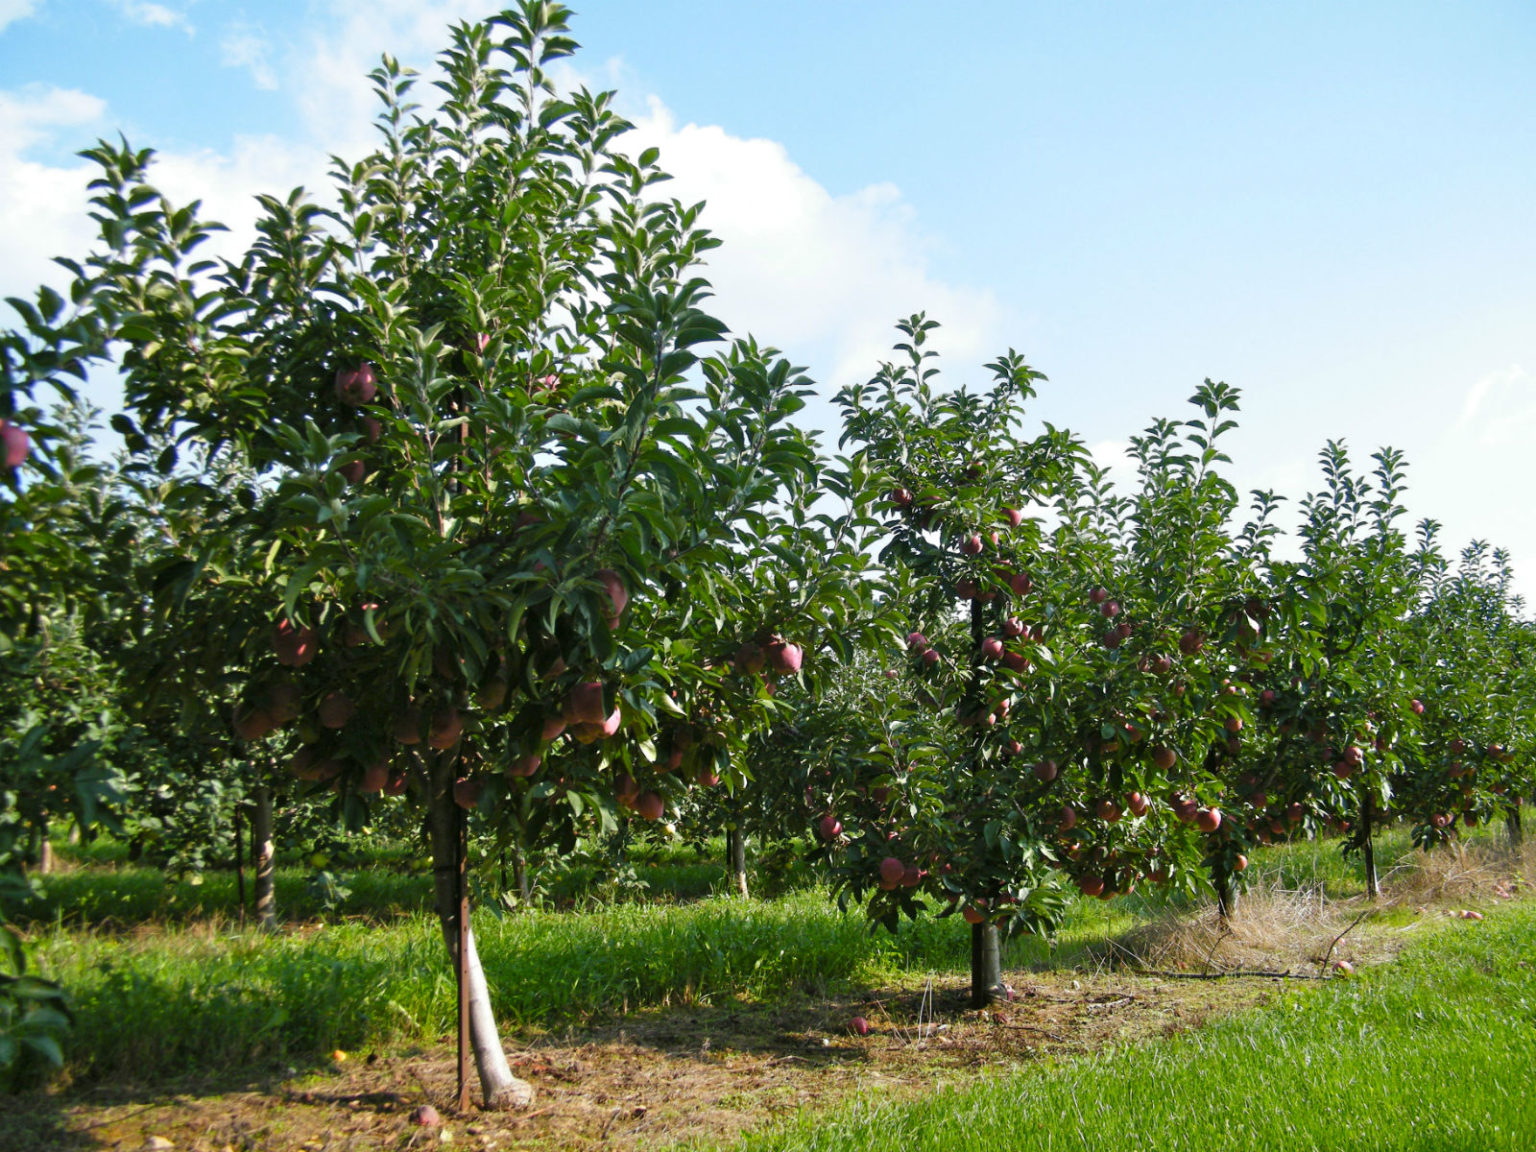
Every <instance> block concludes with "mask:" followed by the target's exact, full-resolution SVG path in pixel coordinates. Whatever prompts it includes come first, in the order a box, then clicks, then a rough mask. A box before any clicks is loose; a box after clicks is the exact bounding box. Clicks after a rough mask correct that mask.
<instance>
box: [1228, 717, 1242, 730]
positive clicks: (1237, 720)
mask: <svg viewBox="0 0 1536 1152" xmlns="http://www.w3.org/2000/svg"><path fill="white" fill-rule="evenodd" d="M1226 729H1227V731H1228V732H1241V731H1242V730H1243V718H1242V717H1241V716H1228V717H1227V720H1226Z"/></svg>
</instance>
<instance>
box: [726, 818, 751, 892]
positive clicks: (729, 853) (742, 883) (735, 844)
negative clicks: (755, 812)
mask: <svg viewBox="0 0 1536 1152" xmlns="http://www.w3.org/2000/svg"><path fill="white" fill-rule="evenodd" d="M725 854H726V858H727V861H728V866H729V867H730V870H731V886H732V887H734V888H735V889H736V895H738V896H741V897H745V896H746V895H747V838H746V835H745V834H744V833H743V832H742V830H741V825H740V824H739V823H737V824H733V825H731V827H729V828H727V829H726V830H725Z"/></svg>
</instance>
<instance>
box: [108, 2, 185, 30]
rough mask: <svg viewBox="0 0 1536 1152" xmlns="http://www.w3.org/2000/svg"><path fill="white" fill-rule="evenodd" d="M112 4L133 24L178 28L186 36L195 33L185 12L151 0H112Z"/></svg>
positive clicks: (148, 26)
mask: <svg viewBox="0 0 1536 1152" xmlns="http://www.w3.org/2000/svg"><path fill="white" fill-rule="evenodd" d="M112 6H113V7H114V8H116V9H117V10H118V11H119V12H121V13H122V14H123V15H124V16H125V17H126V18H127V19H128V20H129V21H130V22H132V23H134V24H142V25H144V26H145V27H147V28H179V29H181V30H182V31H183V32H185V33H186V34H187V35H188V36H191V35H194V34H195V33H196V29H195V28H193V27H192V22H191V21H190V20H188V19H187V14H186V13H185V12H178V11H177V10H176V9H174V8H170V7H168V6H166V5H164V4H156V3H153V2H152V0H112Z"/></svg>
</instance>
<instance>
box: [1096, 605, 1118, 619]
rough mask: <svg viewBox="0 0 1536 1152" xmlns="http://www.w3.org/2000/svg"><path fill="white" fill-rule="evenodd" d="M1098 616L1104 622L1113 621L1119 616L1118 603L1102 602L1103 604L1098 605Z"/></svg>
mask: <svg viewBox="0 0 1536 1152" xmlns="http://www.w3.org/2000/svg"><path fill="white" fill-rule="evenodd" d="M1099 615H1100V616H1102V617H1104V619H1106V620H1113V619H1114V618H1115V617H1116V616H1118V615H1120V601H1118V600H1106V601H1104V603H1102V604H1100V605H1099Z"/></svg>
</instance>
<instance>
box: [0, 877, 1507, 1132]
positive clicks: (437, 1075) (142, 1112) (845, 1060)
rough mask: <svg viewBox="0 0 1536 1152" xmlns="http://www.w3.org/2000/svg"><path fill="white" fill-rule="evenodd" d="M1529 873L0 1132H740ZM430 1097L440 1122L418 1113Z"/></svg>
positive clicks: (12, 1114) (1488, 899)
mask: <svg viewBox="0 0 1536 1152" xmlns="http://www.w3.org/2000/svg"><path fill="white" fill-rule="evenodd" d="M1532 890H1533V884H1532V876H1531V871H1530V868H1529V866H1528V867H1527V869H1526V874H1525V875H1523V876H1511V875H1510V872H1509V871H1508V870H1507V865H1503V864H1502V862H1501V863H1500V864H1498V865H1495V866H1488V865H1485V864H1483V863H1481V862H1478V861H1473V860H1470V859H1467V858H1463V859H1462V861H1461V863H1460V864H1459V865H1457V866H1456V867H1455V868H1442V869H1440V870H1439V871H1438V872H1436V873H1434V874H1431V873H1429V872H1428V871H1421V873H1420V874H1418V875H1417V876H1416V877H1415V878H1414V879H1413V882H1412V884H1411V885H1405V886H1404V890H1403V891H1401V892H1400V893H1399V894H1398V895H1397V896H1396V898H1394V899H1390V900H1388V901H1385V902H1383V904H1380V905H1376V906H1374V908H1373V909H1372V913H1373V914H1371V915H1370V916H1369V917H1368V918H1367V916H1366V914H1365V911H1364V909H1365V905H1363V904H1361V903H1360V902H1358V901H1342V902H1339V903H1337V904H1334V905H1331V906H1329V907H1327V908H1320V907H1318V906H1317V904H1316V903H1315V901H1314V899H1313V897H1312V896H1311V895H1310V894H1307V893H1294V892H1280V891H1278V890H1274V891H1270V892H1268V893H1265V892H1258V893H1252V894H1250V896H1249V897H1245V901H1246V903H1245V905H1244V907H1243V910H1242V914H1241V915H1240V916H1239V918H1238V921H1237V925H1236V927H1234V928H1233V929H1232V930H1227V929H1224V928H1222V926H1221V925H1220V924H1219V922H1218V921H1217V920H1216V919H1215V917H1214V915H1206V916H1204V917H1196V918H1187V917H1186V918H1181V919H1173V918H1169V919H1168V920H1166V921H1162V922H1154V923H1151V924H1148V925H1145V926H1143V927H1142V928H1140V929H1137V930H1136V931H1134V932H1132V933H1130V934H1128V935H1126V936H1122V937H1120V938H1119V939H1117V940H1113V941H1111V940H1106V941H1104V942H1103V944H1102V946H1099V947H1094V948H1090V949H1089V950H1088V951H1087V952H1085V953H1082V954H1080V955H1079V956H1077V957H1076V958H1075V959H1074V960H1073V961H1072V962H1071V963H1072V966H1071V967H1070V968H1068V967H1058V968H1055V969H1052V970H1049V971H1016V972H1012V973H1010V974H1009V975H1008V979H1009V981H1010V982H1011V983H1012V985H1013V998H1012V1000H1011V1001H1009V1002H1007V1003H999V1004H997V1005H996V1006H994V1007H992V1008H989V1009H987V1010H984V1011H976V1010H972V1009H970V1008H969V1007H968V994H967V987H966V981H965V979H964V978H963V977H962V976H958V975H955V976H947V977H943V978H940V979H935V980H931V981H930V980H924V979H921V978H919V979H915V980H914V981H912V982H910V983H908V984H904V985H902V986H897V987H890V988H884V989H871V990H867V991H865V992H863V993H861V994H859V995H855V996H849V997H844V998H842V999H835V998H834V999H819V998H818V999H812V998H809V997H807V998H801V999H798V1000H791V1001H782V1002H778V1003H773V1004H753V1003H745V1002H723V1003H716V1004H713V1005H707V1006H695V1007H689V1008H681V1009H664V1010H655V1011H648V1012H637V1013H631V1014H629V1015H628V1016H625V1017H623V1018H622V1019H617V1020H610V1021H606V1022H595V1023H593V1024H591V1025H589V1026H586V1027H579V1028H577V1027H573V1028H570V1029H567V1030H564V1031H559V1032H547V1033H523V1034H514V1035H512V1036H509V1037H508V1038H507V1040H506V1043H507V1047H508V1052H509V1056H510V1058H511V1060H512V1064H513V1068H514V1071H516V1072H517V1074H518V1075H520V1076H522V1077H523V1078H525V1079H527V1080H529V1081H531V1082H532V1083H533V1085H534V1088H535V1090H536V1092H537V1098H536V1100H535V1102H534V1105H533V1107H532V1108H531V1109H530V1110H528V1111H527V1112H521V1113H519V1112H502V1113H483V1112H479V1111H477V1110H474V1109H471V1110H470V1111H469V1112H468V1113H467V1114H465V1115H458V1114H456V1113H455V1111H454V1109H453V1107H452V1101H453V1098H454V1095H455V1091H454V1085H455V1080H454V1067H455V1062H454V1046H453V1042H452V1038H451V1037H443V1038H442V1039H441V1040H440V1041H439V1043H437V1044H435V1045H433V1046H431V1047H428V1048H418V1049H406V1050H394V1051H380V1052H357V1053H348V1054H338V1055H341V1056H343V1057H344V1058H342V1059H338V1060H333V1061H331V1062H330V1063H329V1064H327V1065H326V1066H323V1067H321V1068H318V1069H308V1070H303V1071H300V1070H295V1069H280V1070H278V1074H277V1075H275V1076H273V1075H268V1074H264V1073H253V1074H252V1076H250V1077H248V1078H247V1079H246V1080H245V1081H244V1082H240V1083H231V1082H229V1081H227V1080H226V1081H224V1082H186V1081H184V1082H180V1083H172V1084H159V1085H155V1086H153V1087H143V1086H134V1085H129V1084H115V1085H100V1086H96V1087H92V1088H85V1089H74V1090H71V1089H64V1090H57V1091H50V1092H35V1093H32V1094H29V1095H24V1096H20V1097H9V1098H6V1097H0V1152H85V1150H87V1149H90V1150H105V1149H122V1150H125V1152H126V1150H137V1149H161V1150H167V1149H181V1150H196V1152H227V1150H232V1152H248V1150H252V1152H253V1150H258V1149H259V1150H261V1152H268V1150H272V1152H295V1150H302V1152H343V1150H347V1152H352V1150H356V1152H362V1150H365V1149H367V1150H373V1149H397V1150H403V1149H427V1148H433V1147H437V1146H447V1147H462V1148H466V1149H476V1150H478V1149H491V1148H503V1149H513V1148H517V1149H541V1150H553V1149H597V1148H602V1149H649V1148H660V1147H666V1146H669V1145H673V1144H676V1143H681V1142H687V1141H700V1142H711V1141H715V1140H728V1139H730V1138H731V1137H733V1136H735V1135H737V1134H739V1133H741V1132H743V1131H745V1130H747V1129H749V1128H755V1127H759V1126H762V1125H765V1124H771V1123H772V1122H773V1121H774V1119H775V1118H777V1117H780V1116H784V1115H787V1114H789V1113H792V1112H794V1111H796V1110H799V1109H801V1108H806V1107H810V1108H825V1107H829V1106H832V1105H835V1104H837V1103H838V1102H840V1101H842V1100H845V1099H848V1098H850V1097H853V1096H856V1095H860V1094H868V1093H878V1094H881V1095H884V1096H892V1095H894V1096H896V1097H900V1096H906V1095H911V1094H915V1093H919V1092H925V1091H932V1090H934V1089H936V1088H939V1087H942V1086H943V1085H945V1084H947V1083H952V1082H953V1083H958V1082H963V1081H967V1080H970V1079H973V1078H974V1077H975V1076H976V1075H977V1074H978V1073H997V1072H1006V1071H1008V1070H1009V1069H1012V1068H1015V1067H1019V1066H1022V1065H1026V1064H1028V1063H1029V1062H1031V1061H1034V1060H1038V1059H1040V1058H1041V1057H1044V1056H1058V1055H1063V1056H1064V1055H1073V1054H1077V1053H1083V1052H1089V1051H1093V1050H1096V1049H1099V1048H1102V1047H1104V1046H1105V1045H1107V1044H1111V1043H1114V1042H1117V1041H1128V1040H1135V1039H1143V1038H1151V1037H1156V1036H1160V1035H1171V1034H1173V1033H1176V1032H1180V1031H1183V1030H1185V1029H1189V1028H1198V1027H1200V1026H1201V1025H1202V1024H1203V1023H1204V1022H1205V1021H1206V1020H1207V1019H1209V1018H1210V1017H1212V1016H1214V1015H1219V1014H1226V1013H1230V1012H1234V1011H1238V1010H1240V1009H1242V1008H1245V1007H1248V1006H1251V1005H1257V1004H1262V1003H1264V1002H1265V1001H1266V1000H1268V999H1269V998H1271V997H1273V996H1275V995H1276V994H1277V993H1279V992H1280V991H1281V990H1282V989H1285V988H1288V987H1297V986H1302V987H1306V986H1310V985H1312V984H1314V983H1315V982H1316V981H1317V980H1319V979H1334V978H1338V977H1337V975H1336V971H1337V970H1336V968H1335V964H1336V963H1337V962H1338V961H1341V960H1343V961H1348V962H1349V963H1350V964H1353V965H1354V966H1355V967H1356V968H1359V967H1361V966H1366V965H1371V964H1378V963H1387V962H1390V960H1391V958H1392V956H1393V955H1395V953H1396V952H1397V950H1398V949H1399V948H1401V946H1402V945H1403V944H1404V943H1405V942H1406V941H1407V940H1408V939H1410V938H1413V937H1415V936H1418V935H1421V934H1423V932H1424V931H1425V930H1429V929H1432V926H1433V925H1434V924H1436V923H1437V922H1444V920H1445V918H1446V917H1459V916H1470V915H1472V914H1471V913H1468V912H1466V911H1465V905H1466V904H1467V903H1468V902H1469V898H1471V899H1470V902H1471V903H1473V904H1474V905H1475V904H1483V905H1484V906H1485V907H1487V906H1489V905H1494V904H1498V903H1501V902H1503V901H1507V900H1512V899H1515V898H1517V893H1518V894H1519V895H1520V896H1528V895H1529V893H1530V892H1531V891H1532ZM1458 908H1460V910H1458ZM1325 961H1326V966H1325V963H1324V962H1325ZM1127 963H1129V964H1130V965H1131V966H1132V967H1134V968H1135V969H1137V970H1139V971H1140V972H1141V974H1133V973H1132V972H1130V971H1127V970H1126V967H1125V965H1126V964H1127ZM1148 968H1154V969H1156V970H1157V971H1156V972H1153V973H1148V972H1147V971H1146V970H1147V969H1148ZM1235 972H1237V973H1240V972H1246V973H1255V972H1261V973H1264V974H1261V975H1254V974H1247V975H1241V974H1234V973H1235ZM1277 973H1284V974H1277ZM855 1017H863V1018H865V1019H866V1020H867V1021H868V1023H869V1033H868V1035H864V1036H860V1035H857V1034H856V1033H855V1032H854V1030H853V1027H852V1021H853V1020H854V1018H855ZM426 1104H430V1105H432V1106H434V1107H435V1108H436V1109H437V1111H438V1112H439V1114H440V1117H441V1121H442V1123H441V1125H440V1126H437V1127H426V1126H423V1125H421V1124H419V1123H416V1122H415V1120H414V1118H413V1114H414V1113H415V1112H416V1110H417V1109H418V1108H420V1107H421V1106H422V1105H426Z"/></svg>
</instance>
